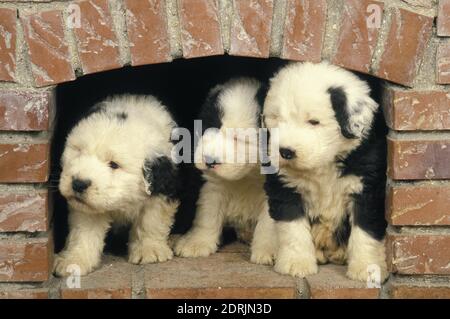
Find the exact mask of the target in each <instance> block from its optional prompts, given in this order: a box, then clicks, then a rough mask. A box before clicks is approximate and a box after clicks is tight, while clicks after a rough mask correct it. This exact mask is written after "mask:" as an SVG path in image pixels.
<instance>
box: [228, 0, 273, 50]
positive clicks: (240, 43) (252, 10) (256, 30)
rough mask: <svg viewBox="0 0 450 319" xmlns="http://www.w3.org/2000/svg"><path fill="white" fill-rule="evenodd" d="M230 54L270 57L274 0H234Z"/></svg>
mask: <svg viewBox="0 0 450 319" xmlns="http://www.w3.org/2000/svg"><path fill="white" fill-rule="evenodd" d="M233 10H234V14H233V20H232V25H231V34H230V38H231V39H230V42H231V47H230V54H231V55H240V56H250V57H260V58H267V57H269V49H270V33H271V29H272V16H273V0H252V1H239V0H237V1H236V0H235V1H233Z"/></svg>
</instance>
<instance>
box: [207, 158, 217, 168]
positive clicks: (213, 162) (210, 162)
mask: <svg viewBox="0 0 450 319" xmlns="http://www.w3.org/2000/svg"><path fill="white" fill-rule="evenodd" d="M205 163H206V167H208V168H214V167H215V166H216V165H219V164H220V163H219V160H218V159H217V158H214V157H211V156H205Z"/></svg>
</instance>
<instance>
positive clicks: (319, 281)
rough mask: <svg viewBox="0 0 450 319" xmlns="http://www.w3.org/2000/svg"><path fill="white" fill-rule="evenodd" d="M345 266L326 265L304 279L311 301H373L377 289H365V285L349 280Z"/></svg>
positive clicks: (377, 294)
mask: <svg viewBox="0 0 450 319" xmlns="http://www.w3.org/2000/svg"><path fill="white" fill-rule="evenodd" d="M346 271H347V267H346V266H338V265H331V264H330V265H326V266H321V267H320V268H319V273H318V274H315V275H311V276H307V277H306V282H307V284H308V287H309V293H310V298H311V299H374V298H378V296H379V294H380V289H379V288H367V283H365V282H364V283H363V282H359V281H354V280H351V279H349V278H348V277H347V276H346V275H345V273H346Z"/></svg>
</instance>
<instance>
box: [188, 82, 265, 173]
mask: <svg viewBox="0 0 450 319" xmlns="http://www.w3.org/2000/svg"><path fill="white" fill-rule="evenodd" d="M260 87H261V85H260V83H259V82H258V81H256V80H253V79H247V78H239V79H234V80H231V81H229V82H227V83H225V84H223V85H220V86H217V87H215V88H213V89H212V90H211V92H210V94H209V96H208V98H207V100H206V102H205V104H204V105H203V108H202V111H201V113H200V119H201V120H202V132H201V133H202V135H201V137H200V138H199V142H198V146H197V148H196V150H195V162H196V166H197V168H199V169H200V170H202V171H203V172H204V173H205V174H206V175H212V176H217V177H220V178H223V179H226V180H238V179H241V178H243V177H244V176H246V175H248V174H249V173H250V172H251V170H252V169H254V168H255V167H257V166H258V147H257V145H258V128H259V116H260V105H259V103H258V99H257V93H258V89H259V88H260Z"/></svg>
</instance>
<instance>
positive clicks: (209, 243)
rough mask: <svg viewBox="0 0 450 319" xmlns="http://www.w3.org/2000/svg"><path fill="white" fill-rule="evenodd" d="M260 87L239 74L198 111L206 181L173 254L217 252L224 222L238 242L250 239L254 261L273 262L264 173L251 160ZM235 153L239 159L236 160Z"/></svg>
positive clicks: (197, 153)
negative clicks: (187, 227)
mask: <svg viewBox="0 0 450 319" xmlns="http://www.w3.org/2000/svg"><path fill="white" fill-rule="evenodd" d="M261 90H263V87H262V86H261V84H260V83H259V82H258V81H257V80H254V79H248V78H239V79H234V80H231V81H229V82H226V83H225V84H223V85H219V86H217V87H215V88H213V89H212V90H211V91H210V93H209V96H208V97H207V99H206V102H205V104H204V106H203V109H202V111H201V113H200V119H201V120H202V125H203V126H202V128H203V132H202V133H203V134H202V136H201V138H200V141H199V146H198V147H197V148H196V150H195V158H196V159H197V161H196V167H197V168H199V169H200V170H201V171H202V174H203V178H204V180H205V183H204V184H203V186H202V188H201V190H200V194H199V199H198V201H197V211H196V216H195V219H194V223H193V227H192V228H191V230H190V231H189V232H188V233H187V234H185V235H184V236H183V237H181V238H180V239H179V241H178V242H177V243H176V245H175V249H174V250H175V253H176V254H177V255H179V256H183V257H199V256H208V255H210V254H212V253H214V252H216V250H217V247H218V245H219V240H220V235H221V233H222V229H223V227H224V225H226V224H228V225H230V226H232V227H234V228H235V229H236V231H237V234H238V237H239V238H240V239H241V240H244V241H252V256H251V259H252V260H253V261H255V262H258V263H266V264H269V263H272V260H273V256H274V252H275V249H276V245H275V244H274V240H273V238H270V237H268V236H267V233H268V232H269V233H274V229H273V230H272V228H273V227H274V222H273V221H272V220H271V218H270V216H269V214H268V206H267V201H266V199H265V193H264V189H263V184H264V175H262V174H261V173H260V168H259V164H258V161H257V159H256V158H253V160H252V159H251V158H250V157H251V154H253V155H255V154H256V155H258V142H257V138H258V137H257V133H258V128H259V127H260V113H261V103H260V102H258V100H259V99H258V96H259V95H260V94H259V92H260V91H261ZM229 129H238V130H233V131H230V130H229ZM245 130H247V131H245ZM239 132H240V133H242V134H239ZM227 133H228V134H227ZM252 133H253V135H252ZM247 137H248V138H247ZM230 155H231V156H230ZM226 156H229V157H228V158H229V159H231V160H227V158H226ZM239 156H243V157H244V158H241V160H239V158H238V157H239ZM255 225H256V229H255ZM252 238H253V239H252Z"/></svg>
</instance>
